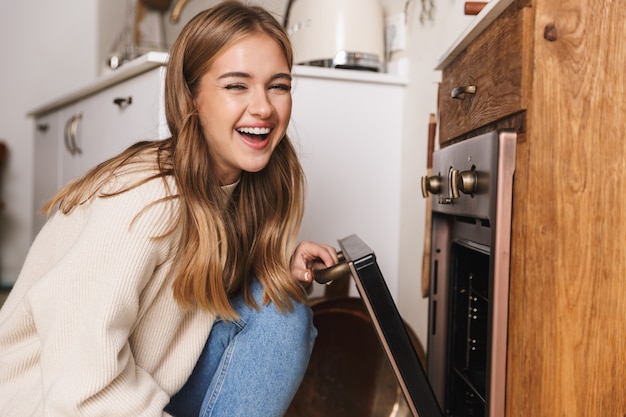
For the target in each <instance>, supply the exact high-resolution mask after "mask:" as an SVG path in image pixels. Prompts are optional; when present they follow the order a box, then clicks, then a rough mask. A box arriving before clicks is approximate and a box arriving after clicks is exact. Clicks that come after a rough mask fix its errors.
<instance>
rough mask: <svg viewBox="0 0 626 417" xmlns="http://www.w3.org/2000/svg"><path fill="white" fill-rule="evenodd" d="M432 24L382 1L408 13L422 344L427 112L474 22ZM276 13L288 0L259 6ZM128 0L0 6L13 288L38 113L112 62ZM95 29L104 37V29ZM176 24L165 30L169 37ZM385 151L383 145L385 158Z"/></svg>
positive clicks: (411, 223)
mask: <svg viewBox="0 0 626 417" xmlns="http://www.w3.org/2000/svg"><path fill="white" fill-rule="evenodd" d="M433 2H434V7H435V9H434V13H433V17H432V19H431V20H428V19H426V20H424V21H421V14H422V13H421V12H422V6H421V0H381V5H382V6H383V9H384V12H385V14H386V15H387V16H394V15H397V14H399V13H402V12H404V11H405V10H406V12H407V13H406V23H407V26H406V33H407V40H406V48H405V50H403V51H400V52H398V53H395V54H394V55H393V57H392V64H393V65H392V66H391V68H392V69H393V70H394V71H395V72H397V73H401V74H403V75H405V76H406V78H407V80H408V85H407V95H406V102H405V106H404V126H403V131H404V152H403V160H402V161H399V163H401V164H402V170H403V172H404V180H403V183H402V184H401V186H402V189H403V193H402V194H403V196H404V197H403V201H402V207H403V209H402V210H403V212H402V215H401V216H402V224H403V227H402V229H403V232H402V235H401V254H400V286H399V291H398V294H397V299H398V304H399V307H400V310H401V312H402V314H403V316H404V317H405V319H406V320H407V322H408V323H409V324H410V325H411V327H413V329H414V330H415V331H416V332H417V334H418V336H419V337H420V339H422V340H425V337H426V311H427V307H426V301H425V300H424V299H422V298H421V296H420V295H419V294H420V286H421V284H420V282H421V281H420V280H421V277H420V271H421V259H422V255H421V254H422V251H423V239H424V215H425V214H424V200H423V199H422V197H421V193H420V177H421V175H423V174H424V172H425V170H426V134H427V128H428V126H427V123H428V115H429V113H435V112H436V92H437V82H438V81H439V79H440V74H439V73H438V72H437V71H434V70H433V68H434V67H435V65H436V62H437V60H438V59H439V58H440V57H441V55H442V54H443V53H444V52H445V51H446V49H447V48H448V46H449V45H450V44H451V43H452V42H453V41H454V40H455V39H456V38H457V37H458V36H459V34H460V33H461V32H462V30H463V29H464V28H465V27H466V26H467V25H468V24H469V23H470V22H471V19H472V17H468V16H464V15H463V6H464V1H461V0H433ZM214 3H215V0H211V1H208V0H192V1H190V2H189V3H188V6H187V7H186V9H185V10H184V12H183V15H182V16H181V20H182V21H185V20H187V19H189V18H190V17H191V16H192V15H193V14H195V13H196V12H197V11H199V10H201V9H203V8H205V7H208V6H209V5H211V4H214ZM257 3H261V4H264V5H265V6H266V7H267V8H268V9H270V10H272V11H274V12H275V13H276V14H278V15H282V14H283V13H284V10H285V7H286V4H287V1H286V0H257ZM126 7H127V2H126V0H56V1H54V2H50V1H44V0H30V1H28V2H18V1H14V2H8V1H4V0H2V1H0V54H1V55H0V56H2V60H0V109H2V112H0V140H4V141H5V142H6V143H7V144H8V146H9V152H10V155H9V160H8V163H7V164H6V166H5V167H4V169H3V170H2V181H1V184H2V185H1V187H0V192H1V193H2V196H3V198H4V200H5V201H6V203H7V207H6V208H5V209H4V211H2V212H0V283H2V284H5V285H6V284H9V283H11V282H13V281H14V280H15V279H16V278H17V275H18V273H19V270H20V268H21V265H22V263H23V261H24V258H25V256H26V253H27V251H28V247H29V245H30V241H31V233H32V232H31V230H32V214H31V213H32V211H33V210H35V208H34V207H33V202H32V188H31V184H32V179H33V174H32V172H33V162H32V159H33V122H32V119H30V118H29V117H28V116H27V113H28V112H29V111H30V110H33V109H34V108H36V107H39V106H40V105H42V104H44V103H46V102H48V101H51V100H53V99H56V98H58V97H60V96H62V95H64V94H66V93H68V92H69V91H72V90H75V89H77V88H78V87H81V86H84V85H85V84H88V83H89V82H91V81H92V80H93V79H95V78H96V77H98V76H99V75H100V74H101V72H102V70H103V67H104V62H105V56H106V54H107V53H108V52H109V51H110V49H111V47H112V45H113V43H114V41H115V39H116V36H118V35H119V32H120V30H121V29H122V28H123V25H124V22H125V20H124V10H125V9H126ZM96 29H97V30H96ZM177 30H179V28H177V27H176V26H172V25H170V24H167V25H166V28H165V33H166V36H167V37H168V38H170V39H171V38H172V37H173V36H175V34H176V32H177ZM382 147H383V145H382V144H381V151H383V150H384V149H382Z"/></svg>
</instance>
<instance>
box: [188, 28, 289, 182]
mask: <svg viewBox="0 0 626 417" xmlns="http://www.w3.org/2000/svg"><path fill="white" fill-rule="evenodd" d="M289 73H290V69H289V65H288V63H287V60H286V58H285V55H284V53H283V52H282V50H281V48H280V45H279V44H278V42H276V41H275V40H274V39H273V38H271V37H270V36H268V35H266V34H264V33H258V34H251V35H247V36H245V37H243V38H241V39H240V40H238V41H236V42H235V43H234V44H233V45H231V46H230V48H228V49H227V50H226V51H224V52H223V53H221V54H219V56H218V57H217V58H216V59H215V60H214V61H213V63H212V65H211V68H210V69H209V71H207V72H206V73H205V74H204V75H203V76H202V79H201V81H200V88H199V91H198V92H197V93H196V94H197V98H196V106H197V108H198V112H199V114H200V123H201V125H202V130H203V132H204V137H205V139H206V140H207V142H208V144H209V149H210V153H211V157H212V158H213V161H214V162H215V164H216V169H217V170H218V172H217V175H218V177H219V178H220V179H221V181H222V183H223V184H231V183H234V182H235V181H237V180H238V179H239V177H240V176H241V172H242V171H247V172H258V171H260V170H261V169H263V168H264V167H265V166H266V165H267V163H268V161H269V159H270V157H271V155H272V153H273V152H274V149H275V148H276V146H277V145H278V143H279V142H280V141H281V140H282V139H283V137H284V136H285V131H286V130H287V125H288V124H289V118H290V116H291V94H290V92H291V76H290V75H289Z"/></svg>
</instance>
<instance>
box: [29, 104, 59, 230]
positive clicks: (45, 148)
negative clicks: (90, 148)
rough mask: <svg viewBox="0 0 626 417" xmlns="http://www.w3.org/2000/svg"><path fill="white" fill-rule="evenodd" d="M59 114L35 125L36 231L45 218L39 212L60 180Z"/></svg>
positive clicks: (34, 219) (43, 118)
mask: <svg viewBox="0 0 626 417" xmlns="http://www.w3.org/2000/svg"><path fill="white" fill-rule="evenodd" d="M59 116H60V115H59V113H50V114H47V115H44V116H40V117H38V118H37V120H36V123H35V161H34V166H35V174H36V175H35V176H34V181H35V183H34V184H33V192H34V204H35V215H34V218H33V221H34V225H33V227H34V229H35V230H37V231H39V230H40V229H41V227H42V226H43V223H44V222H45V218H44V217H43V216H42V215H40V214H39V210H40V209H41V207H43V205H44V204H46V202H47V201H48V200H49V199H50V197H52V195H53V194H54V192H55V191H56V189H57V187H58V178H59V158H58V148H59V135H60V134H61V130H60V128H59V125H60V123H61V118H60V117H59Z"/></svg>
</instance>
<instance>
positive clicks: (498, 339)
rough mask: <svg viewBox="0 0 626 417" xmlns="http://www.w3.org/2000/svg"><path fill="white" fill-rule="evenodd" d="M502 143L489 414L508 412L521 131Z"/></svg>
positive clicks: (506, 134)
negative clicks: (513, 238) (515, 184)
mask: <svg viewBox="0 0 626 417" xmlns="http://www.w3.org/2000/svg"><path fill="white" fill-rule="evenodd" d="M498 141H499V145H500V146H499V147H498V182H497V197H496V198H497V200H496V232H495V241H494V242H493V249H492V256H493V257H494V278H493V296H492V297H491V298H492V300H493V301H492V302H493V313H492V315H491V317H492V333H491V334H492V339H491V352H492V354H491V369H490V376H489V395H488V398H489V399H490V401H489V413H488V415H489V416H494V417H495V416H504V411H505V403H506V398H505V396H506V352H507V338H508V334H507V330H508V316H509V314H508V312H509V309H508V308H509V277H510V264H511V217H512V207H513V175H514V173H515V152H516V146H517V134H516V133H514V132H508V131H505V132H501V133H500V135H499V137H498Z"/></svg>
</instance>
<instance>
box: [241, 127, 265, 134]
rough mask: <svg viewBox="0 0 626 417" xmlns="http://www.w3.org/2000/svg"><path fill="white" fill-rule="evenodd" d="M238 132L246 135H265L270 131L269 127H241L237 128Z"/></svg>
mask: <svg viewBox="0 0 626 417" xmlns="http://www.w3.org/2000/svg"><path fill="white" fill-rule="evenodd" d="M237 132H239V133H245V134H247V135H267V134H268V133H270V128H269V127H242V128H240V129H237Z"/></svg>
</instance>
